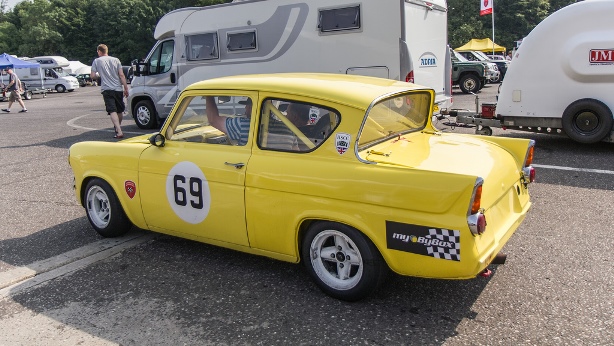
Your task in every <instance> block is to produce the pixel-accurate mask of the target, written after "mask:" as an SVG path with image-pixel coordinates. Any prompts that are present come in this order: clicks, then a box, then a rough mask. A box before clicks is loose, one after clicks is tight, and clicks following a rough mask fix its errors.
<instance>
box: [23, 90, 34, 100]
mask: <svg viewBox="0 0 614 346" xmlns="http://www.w3.org/2000/svg"><path fill="white" fill-rule="evenodd" d="M23 98H24V99H26V100H31V99H32V92H31V91H27V90H26V91H25V92H24V93H23Z"/></svg>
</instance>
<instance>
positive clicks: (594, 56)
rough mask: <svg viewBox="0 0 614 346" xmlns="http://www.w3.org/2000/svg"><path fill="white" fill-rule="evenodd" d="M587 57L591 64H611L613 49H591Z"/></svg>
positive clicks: (613, 54)
mask: <svg viewBox="0 0 614 346" xmlns="http://www.w3.org/2000/svg"><path fill="white" fill-rule="evenodd" d="M589 59H590V63H591V64H600V63H606V64H613V63H614V49H591V53H590V57H589Z"/></svg>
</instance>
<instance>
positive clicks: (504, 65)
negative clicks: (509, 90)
mask: <svg viewBox="0 0 614 346" xmlns="http://www.w3.org/2000/svg"><path fill="white" fill-rule="evenodd" d="M486 57H488V58H489V59H490V61H492V62H494V63H495V64H497V67H498V68H499V72H501V79H500V81H503V78H505V74H506V73H507V69H508V68H509V67H510V63H511V61H509V60H507V59H506V58H505V57H504V56H503V55H496V54H495V55H492V54H486Z"/></svg>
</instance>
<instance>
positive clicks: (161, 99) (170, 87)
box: [144, 40, 178, 118]
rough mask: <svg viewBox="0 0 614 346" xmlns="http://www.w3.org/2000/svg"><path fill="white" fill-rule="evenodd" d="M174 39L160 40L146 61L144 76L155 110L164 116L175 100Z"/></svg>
mask: <svg viewBox="0 0 614 346" xmlns="http://www.w3.org/2000/svg"><path fill="white" fill-rule="evenodd" d="M174 50H175V41H174V40H166V41H162V42H160V43H159V44H158V45H157V46H156V47H155V48H154V50H153V52H152V53H151V55H150V56H149V59H148V61H147V65H148V66H147V70H148V72H149V73H148V75H147V76H145V77H144V85H145V90H147V92H148V93H150V95H151V96H152V98H153V101H154V103H155V107H156V112H157V113H158V114H159V115H160V118H166V117H167V116H168V114H169V113H170V111H171V108H172V107H173V104H174V103H175V101H176V100H177V94H178V93H177V71H176V67H175V66H173V52H174Z"/></svg>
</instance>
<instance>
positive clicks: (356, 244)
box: [302, 222, 389, 301]
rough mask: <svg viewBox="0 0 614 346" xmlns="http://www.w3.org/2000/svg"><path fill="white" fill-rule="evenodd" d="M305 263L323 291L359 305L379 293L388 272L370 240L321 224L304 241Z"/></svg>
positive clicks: (352, 231)
mask: <svg viewBox="0 0 614 346" xmlns="http://www.w3.org/2000/svg"><path fill="white" fill-rule="evenodd" d="M302 260H303V263H304V264H305V266H306V267H307V270H308V271H309V274H310V275H311V276H312V277H313V279H314V280H315V282H316V284H317V285H318V286H319V287H320V289H321V290H322V291H324V292H325V293H326V294H328V295H330V296H332V297H334V298H337V299H341V300H346V301H357V300H360V299H362V298H364V297H366V296H368V295H369V294H371V293H373V292H374V291H376V290H377V289H378V288H379V286H380V285H381V284H382V282H383V281H384V279H385V277H386V274H387V273H388V270H389V269H388V266H387V265H386V263H385V262H384V259H383V258H382V256H381V255H380V253H379V251H378V250H377V248H376V247H375V245H373V243H372V242H371V241H370V240H369V239H368V238H366V237H365V236H364V235H363V234H362V233H360V232H359V231H357V230H356V229H354V228H351V227H348V226H346V225H343V224H338V223H334V222H318V223H315V224H313V225H312V226H311V227H310V228H309V230H308V231H307V233H306V234H305V237H304V239H303V244H302Z"/></svg>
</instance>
